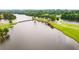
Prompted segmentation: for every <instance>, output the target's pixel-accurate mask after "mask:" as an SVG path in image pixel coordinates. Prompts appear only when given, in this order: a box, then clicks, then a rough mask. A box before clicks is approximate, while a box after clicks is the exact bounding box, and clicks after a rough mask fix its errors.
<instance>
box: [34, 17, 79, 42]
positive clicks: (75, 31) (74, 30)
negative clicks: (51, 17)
mask: <svg viewBox="0 0 79 59" xmlns="http://www.w3.org/2000/svg"><path fill="white" fill-rule="evenodd" d="M36 20H37V21H40V22H46V23H48V24H49V25H50V26H52V27H55V28H56V29H58V30H60V31H61V32H63V33H64V34H65V35H67V36H69V37H71V38H73V39H74V40H75V41H77V42H79V25H76V24H69V23H64V22H62V23H61V24H57V23H55V22H53V21H48V20H47V19H42V18H40V19H36Z"/></svg>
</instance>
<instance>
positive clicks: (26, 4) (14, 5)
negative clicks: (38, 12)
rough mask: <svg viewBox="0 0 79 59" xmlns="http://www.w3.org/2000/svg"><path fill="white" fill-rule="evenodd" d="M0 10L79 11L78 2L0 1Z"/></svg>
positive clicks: (72, 0) (58, 0) (65, 0)
mask: <svg viewBox="0 0 79 59" xmlns="http://www.w3.org/2000/svg"><path fill="white" fill-rule="evenodd" d="M0 9H79V1H78V0H0Z"/></svg>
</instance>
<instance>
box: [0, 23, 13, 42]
mask: <svg viewBox="0 0 79 59" xmlns="http://www.w3.org/2000/svg"><path fill="white" fill-rule="evenodd" d="M12 27H13V26H12V24H1V23H0V42H3V41H4V40H6V39H7V38H8V36H9V35H8V31H9V29H10V28H12Z"/></svg>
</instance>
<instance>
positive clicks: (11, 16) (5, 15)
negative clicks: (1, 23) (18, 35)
mask: <svg viewBox="0 0 79 59" xmlns="http://www.w3.org/2000/svg"><path fill="white" fill-rule="evenodd" d="M3 16H4V19H6V20H8V21H9V23H12V20H14V19H16V16H15V15H13V14H11V13H4V14H3Z"/></svg>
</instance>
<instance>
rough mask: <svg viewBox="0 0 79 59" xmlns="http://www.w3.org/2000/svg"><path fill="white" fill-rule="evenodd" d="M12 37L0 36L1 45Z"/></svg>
mask: <svg viewBox="0 0 79 59" xmlns="http://www.w3.org/2000/svg"><path fill="white" fill-rule="evenodd" d="M9 38H10V35H8V34H6V35H3V36H0V44H2V43H4V42H5V41H6V40H9Z"/></svg>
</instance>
